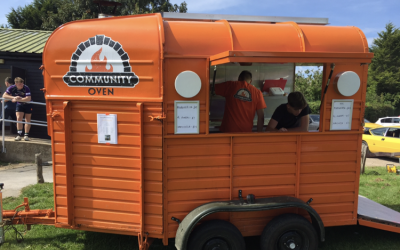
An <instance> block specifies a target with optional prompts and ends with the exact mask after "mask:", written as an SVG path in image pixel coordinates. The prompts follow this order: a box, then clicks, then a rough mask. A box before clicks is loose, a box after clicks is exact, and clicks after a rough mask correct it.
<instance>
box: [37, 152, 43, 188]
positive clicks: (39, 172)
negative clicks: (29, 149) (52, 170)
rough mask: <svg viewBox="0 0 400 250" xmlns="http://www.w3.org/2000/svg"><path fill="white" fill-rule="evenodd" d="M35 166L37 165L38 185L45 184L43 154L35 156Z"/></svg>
mask: <svg viewBox="0 0 400 250" xmlns="http://www.w3.org/2000/svg"><path fill="white" fill-rule="evenodd" d="M35 164H36V175H37V183H44V179H43V164H42V157H41V153H39V154H35Z"/></svg>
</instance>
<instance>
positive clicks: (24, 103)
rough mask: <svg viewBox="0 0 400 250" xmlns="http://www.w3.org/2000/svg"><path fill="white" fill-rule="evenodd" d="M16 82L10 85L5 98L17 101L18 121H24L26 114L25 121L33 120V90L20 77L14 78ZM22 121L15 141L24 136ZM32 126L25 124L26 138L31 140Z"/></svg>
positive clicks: (18, 124)
mask: <svg viewBox="0 0 400 250" xmlns="http://www.w3.org/2000/svg"><path fill="white" fill-rule="evenodd" d="M14 82H15V84H14V85H11V86H10V87H8V89H7V90H6V92H5V93H4V94H3V97H4V98H8V99H11V102H14V103H17V106H16V112H15V113H16V116H17V121H19V122H22V119H23V118H24V116H25V122H28V123H30V122H31V116H32V104H29V102H30V101H31V91H30V89H29V88H28V86H26V85H25V84H24V80H23V79H22V78H20V77H17V78H15V79H14ZM22 128H23V124H22V123H17V129H18V135H17V137H15V139H14V140H15V141H20V140H21V138H22ZM30 128H31V125H30V124H25V135H24V140H25V141H29V130H30Z"/></svg>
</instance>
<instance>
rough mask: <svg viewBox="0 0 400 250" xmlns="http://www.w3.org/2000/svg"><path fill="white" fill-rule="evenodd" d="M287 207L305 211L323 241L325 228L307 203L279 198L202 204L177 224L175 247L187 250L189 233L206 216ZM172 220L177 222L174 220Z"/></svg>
mask: <svg viewBox="0 0 400 250" xmlns="http://www.w3.org/2000/svg"><path fill="white" fill-rule="evenodd" d="M289 207H295V208H301V209H304V210H306V211H307V212H308V213H309V215H310V217H311V220H312V224H313V226H314V227H315V230H316V231H317V233H318V234H319V237H320V241H321V242H323V241H325V228H324V224H323V222H322V220H321V217H320V216H319V215H318V213H317V212H316V211H315V210H314V209H313V208H312V207H311V206H310V205H309V204H308V203H306V202H304V201H302V200H300V199H298V198H294V197H290V196H279V197H272V198H262V199H254V200H252V199H248V200H247V201H245V200H243V199H240V200H231V201H216V202H210V203H206V204H203V205H201V206H199V207H197V208H195V209H193V210H192V211H191V212H190V213H189V214H188V215H186V217H185V218H184V219H183V220H182V222H181V223H180V224H179V227H178V230H177V231H176V236H175V247H176V248H177V250H187V249H186V246H187V242H188V240H189V236H190V233H191V232H192V230H193V228H194V226H195V225H196V224H197V223H198V222H199V221H200V220H201V219H203V218H204V217H206V216H207V215H210V214H213V213H218V212H250V211H264V210H272V209H279V208H289ZM172 219H173V220H177V219H175V218H172ZM177 221H178V220H177Z"/></svg>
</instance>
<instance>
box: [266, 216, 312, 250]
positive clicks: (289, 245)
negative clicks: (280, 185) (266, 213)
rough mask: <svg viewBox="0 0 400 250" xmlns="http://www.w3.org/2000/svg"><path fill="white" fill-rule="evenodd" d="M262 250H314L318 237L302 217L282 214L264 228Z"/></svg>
mask: <svg viewBox="0 0 400 250" xmlns="http://www.w3.org/2000/svg"><path fill="white" fill-rule="evenodd" d="M260 241H261V242H260V245H261V249H262V250H314V249H317V248H318V236H317V232H316V231H315V229H314V227H313V225H312V224H311V223H310V222H309V221H308V220H306V219H305V218H304V217H303V216H300V215H297V214H283V215H280V216H278V217H276V218H274V219H272V220H271V221H270V222H269V223H268V224H267V226H265V228H264V230H263V232H262V234H261V237H260Z"/></svg>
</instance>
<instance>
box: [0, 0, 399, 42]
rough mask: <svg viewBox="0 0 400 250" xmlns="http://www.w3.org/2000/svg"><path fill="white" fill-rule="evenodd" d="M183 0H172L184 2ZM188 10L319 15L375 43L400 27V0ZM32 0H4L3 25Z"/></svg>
mask: <svg viewBox="0 0 400 250" xmlns="http://www.w3.org/2000/svg"><path fill="white" fill-rule="evenodd" d="M182 1H183V0H170V2H171V3H176V4H180V3H181V2H182ZM185 1H186V3H187V6H188V13H207V14H230V15H254V16H283V17H317V18H328V19H329V25H332V26H356V27H358V28H360V29H361V30H362V31H363V32H364V34H365V36H366V37H367V39H368V44H369V46H371V44H372V41H373V39H374V38H377V37H378V32H381V31H383V30H385V25H386V24H387V23H389V22H392V23H393V24H394V25H395V26H396V27H398V28H400V14H399V10H400V1H399V0H363V1H362V0H334V1H329V0H185ZM31 2H32V0H0V3H1V5H0V6H1V8H0V24H6V23H7V18H6V14H7V13H9V12H10V11H11V8H17V7H18V6H24V5H26V4H30V3H31Z"/></svg>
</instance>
